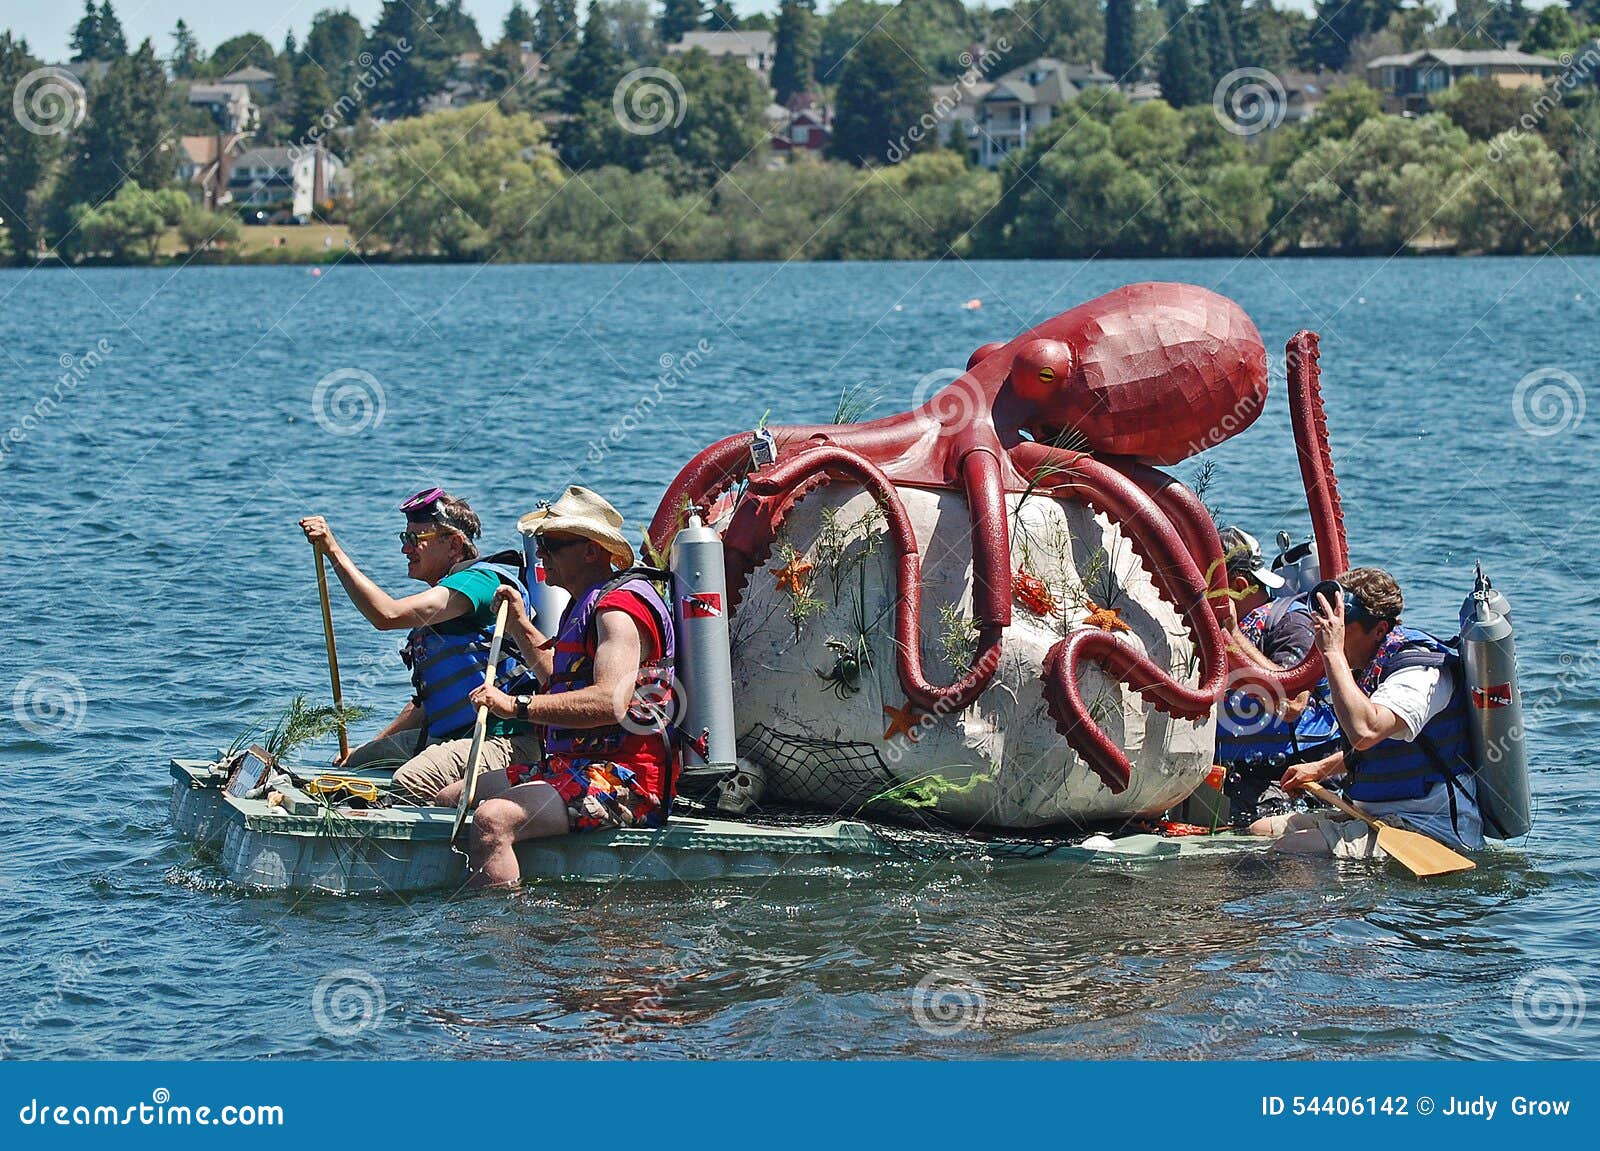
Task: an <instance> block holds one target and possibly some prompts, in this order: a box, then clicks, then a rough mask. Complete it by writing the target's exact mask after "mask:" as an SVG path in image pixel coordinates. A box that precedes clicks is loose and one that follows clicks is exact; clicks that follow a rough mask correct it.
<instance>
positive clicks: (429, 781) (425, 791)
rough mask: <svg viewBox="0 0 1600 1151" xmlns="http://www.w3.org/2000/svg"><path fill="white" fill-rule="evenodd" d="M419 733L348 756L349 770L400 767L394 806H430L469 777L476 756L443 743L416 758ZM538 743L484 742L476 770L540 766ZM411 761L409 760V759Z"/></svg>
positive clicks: (530, 738) (463, 746) (532, 739)
mask: <svg viewBox="0 0 1600 1151" xmlns="http://www.w3.org/2000/svg"><path fill="white" fill-rule="evenodd" d="M416 746H417V733H416V732H414V731H403V732H401V733H399V734H398V735H391V736H389V737H388V738H387V739H375V740H373V741H372V742H371V743H367V744H363V745H362V746H360V747H358V748H356V749H355V751H353V752H351V753H350V761H349V762H348V763H346V764H345V766H346V767H349V768H358V767H377V766H380V765H383V764H387V763H398V764H399V765H400V766H399V767H398V768H396V770H395V773H394V788H393V790H392V792H391V793H390V794H391V795H392V796H393V798H394V802H395V803H402V804H404V803H409V804H418V805H421V806H423V807H427V806H431V805H432V803H433V797H434V796H436V795H438V794H439V793H440V792H441V791H443V790H444V789H445V788H447V787H449V786H450V785H451V784H452V783H455V782H456V781H457V780H459V779H462V778H463V777H465V776H466V774H467V755H468V754H469V753H470V752H471V751H472V740H471V739H470V738H468V739H449V740H445V741H444V742H443V743H434V744H429V745H428V746H427V747H425V748H423V749H422V750H421V751H420V752H417V754H416V755H412V754H411V752H412V750H413V749H414V748H415V747H416ZM539 753H540V746H539V737H538V736H537V735H535V734H534V733H532V732H528V733H527V734H525V735H511V736H506V735H497V736H494V737H492V738H490V739H486V740H484V741H483V750H482V751H481V752H480V753H479V758H478V764H479V770H481V771H499V770H503V769H504V768H507V767H510V766H511V765H512V764H513V763H538V762H539ZM408 757H409V758H408Z"/></svg>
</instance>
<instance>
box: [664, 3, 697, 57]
mask: <svg viewBox="0 0 1600 1151" xmlns="http://www.w3.org/2000/svg"><path fill="white" fill-rule="evenodd" d="M704 15H705V5H704V3H703V0H664V3H663V5H662V9H661V20H660V22H659V23H658V24H657V25H656V27H657V29H658V31H659V33H660V36H661V43H662V44H663V45H664V46H666V47H669V48H670V47H671V46H672V45H674V44H676V43H677V42H678V41H679V40H682V39H683V37H684V34H685V33H687V32H693V31H695V29H697V28H699V27H700V22H701V19H702V18H703V17H704Z"/></svg>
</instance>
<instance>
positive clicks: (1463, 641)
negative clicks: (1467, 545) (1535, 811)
mask: <svg viewBox="0 0 1600 1151" xmlns="http://www.w3.org/2000/svg"><path fill="white" fill-rule="evenodd" d="M1510 612H1511V605H1510V604H1509V603H1507V602H1506V597H1505V596H1503V595H1501V594H1500V593H1499V592H1497V591H1495V590H1494V588H1493V587H1492V586H1490V584H1489V581H1488V579H1487V578H1486V577H1485V576H1484V574H1483V566H1482V565H1481V564H1480V565H1478V568H1477V578H1476V580H1475V582H1474V585H1473V589H1472V594H1471V595H1470V596H1468V597H1467V602H1466V603H1465V604H1463V605H1462V607H1461V617H1462V620H1463V621H1464V622H1463V623H1462V626H1461V636H1460V639H1459V641H1458V642H1459V644H1460V651H1461V669H1462V677H1463V679H1464V680H1465V685H1464V686H1465V688H1466V690H1467V693H1468V703H1469V704H1470V706H1469V707H1468V708H1467V712H1468V715H1469V718H1470V726H1471V730H1472V748H1473V751H1474V753H1475V758H1476V759H1477V761H1478V767H1477V771H1476V772H1475V773H1474V775H1475V778H1476V779H1477V781H1478V808H1479V810H1480V811H1482V813H1483V825H1484V826H1483V830H1484V834H1485V835H1490V836H1493V837H1494V838H1495V839H1515V838H1517V837H1518V836H1522V835H1526V834H1528V829H1529V828H1530V826H1531V825H1532V824H1531V820H1530V808H1531V807H1532V798H1531V796H1530V795H1529V790H1528V748H1527V742H1526V738H1525V735H1524V732H1523V730H1522V691H1521V689H1520V688H1519V687H1518V686H1517V644H1516V640H1515V639H1514V638H1513V637H1512V634H1511V618H1510Z"/></svg>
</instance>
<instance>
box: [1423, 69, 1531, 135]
mask: <svg viewBox="0 0 1600 1151" xmlns="http://www.w3.org/2000/svg"><path fill="white" fill-rule="evenodd" d="M1533 99H1534V97H1533V96H1532V95H1530V94H1529V90H1528V89H1523V88H1502V87H1500V85H1499V84H1496V83H1495V82H1494V81H1493V80H1480V79H1478V78H1477V77H1476V76H1468V77H1466V78H1465V79H1463V80H1462V81H1461V82H1460V83H1458V84H1456V86H1455V87H1453V88H1449V89H1446V90H1445V91H1443V92H1440V93H1439V94H1438V95H1437V96H1434V97H1432V98H1431V100H1430V106H1431V107H1432V109H1433V110H1434V111H1436V112H1443V113H1444V114H1445V115H1446V116H1448V117H1450V119H1451V121H1452V122H1453V123H1455V125H1456V126H1457V127H1459V128H1460V129H1461V130H1462V131H1464V132H1466V134H1467V135H1468V136H1470V137H1472V139H1474V140H1489V139H1491V138H1493V137H1495V136H1498V135H1499V134H1500V133H1501V132H1504V131H1506V130H1507V129H1509V128H1513V127H1515V126H1516V125H1517V124H1518V123H1519V122H1520V121H1521V119H1522V117H1523V115H1524V114H1526V113H1528V112H1529V111H1530V109H1531V108H1532V105H1533Z"/></svg>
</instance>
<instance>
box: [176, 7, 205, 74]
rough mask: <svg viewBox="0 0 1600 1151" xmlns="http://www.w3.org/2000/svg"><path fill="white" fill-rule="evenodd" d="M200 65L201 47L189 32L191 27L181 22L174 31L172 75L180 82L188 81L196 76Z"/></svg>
mask: <svg viewBox="0 0 1600 1151" xmlns="http://www.w3.org/2000/svg"><path fill="white" fill-rule="evenodd" d="M199 63H200V45H199V43H198V42H197V41H196V40H195V38H194V33H193V32H191V31H189V25H187V24H185V23H184V22H183V21H182V20H179V21H178V23H177V25H176V26H175V27H174V28H173V29H172V59H171V65H172V74H173V75H174V76H175V77H177V78H178V79H179V80H187V79H188V78H189V77H191V76H193V75H194V72H195V67H196V66H197V65H198V64H199Z"/></svg>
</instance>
